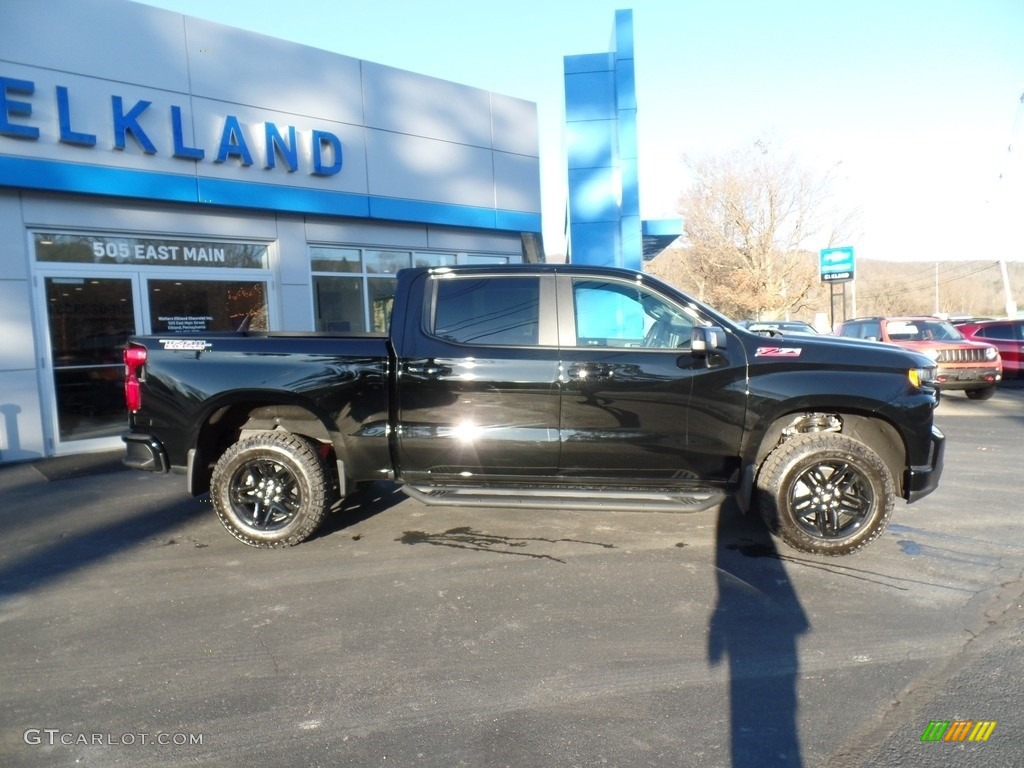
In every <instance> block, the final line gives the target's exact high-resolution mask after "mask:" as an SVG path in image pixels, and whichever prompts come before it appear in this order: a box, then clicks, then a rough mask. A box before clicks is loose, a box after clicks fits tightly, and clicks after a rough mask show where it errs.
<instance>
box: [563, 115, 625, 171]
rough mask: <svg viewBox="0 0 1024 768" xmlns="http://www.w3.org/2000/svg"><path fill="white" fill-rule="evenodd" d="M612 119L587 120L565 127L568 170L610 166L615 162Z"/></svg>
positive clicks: (613, 124)
mask: <svg viewBox="0 0 1024 768" xmlns="http://www.w3.org/2000/svg"><path fill="white" fill-rule="evenodd" d="M615 131H616V124H615V121H614V120H588V121H585V122H575V123H569V124H567V125H566V127H565V133H566V136H565V146H566V154H567V159H568V165H569V172H570V173H571V172H572V171H574V170H577V169H581V168H600V167H610V166H612V165H614V163H615V145H616V142H617V137H616V135H615Z"/></svg>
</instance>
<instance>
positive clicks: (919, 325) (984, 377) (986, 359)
mask: <svg viewBox="0 0 1024 768" xmlns="http://www.w3.org/2000/svg"><path fill="white" fill-rule="evenodd" d="M837 333H838V335H839V336H846V337H848V338H854V339H867V340H869V341H881V342H885V343H887V344H896V345H897V346H900V347H906V348H908V349H913V350H915V351H917V352H921V353H923V354H925V355H928V357H930V358H932V360H934V361H935V363H936V365H937V366H938V369H939V372H938V376H937V378H936V380H935V381H936V384H938V386H939V388H940V389H943V390H948V389H960V390H963V392H964V394H965V395H967V397H969V398H971V399H972V400H988V399H989V398H990V397H992V395H994V394H995V392H996V386H997V385H998V384H999V382H1000V380H1001V379H1002V378H1003V363H1002V360H1000V358H999V350H998V349H996V347H995V346H993V345H992V344H986V343H983V342H979V341H971V340H969V339H965V338H964V336H963V335H962V334H961V333H960V332H959V331H958V330H957V329H956V328H954V327H953V325H952V324H950V323H949V322H947V321H945V320H942V319H940V318H938V317H859V318H857V319H855V320H847V321H846V322H845V323H843V324H842V325H840V326H839V330H838V332H837Z"/></svg>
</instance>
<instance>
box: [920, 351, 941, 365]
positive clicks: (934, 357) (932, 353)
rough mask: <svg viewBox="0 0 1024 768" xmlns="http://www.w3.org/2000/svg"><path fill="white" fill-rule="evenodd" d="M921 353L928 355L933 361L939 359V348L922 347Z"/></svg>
mask: <svg viewBox="0 0 1024 768" xmlns="http://www.w3.org/2000/svg"><path fill="white" fill-rule="evenodd" d="M921 354H923V355H924V356H925V357H930V358H931V359H932V362H933V363H934V362H935V361H936V360H938V359H939V350H937V349H922V350H921Z"/></svg>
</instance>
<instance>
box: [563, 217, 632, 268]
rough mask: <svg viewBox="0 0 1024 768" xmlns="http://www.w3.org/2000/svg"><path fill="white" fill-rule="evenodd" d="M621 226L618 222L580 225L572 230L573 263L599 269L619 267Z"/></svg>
mask: <svg viewBox="0 0 1024 768" xmlns="http://www.w3.org/2000/svg"><path fill="white" fill-rule="evenodd" d="M619 249H620V243H619V225H618V223H617V222H613V221H606V222H594V223H588V224H578V225H576V226H574V227H573V228H572V262H573V263H574V264H592V265H594V266H599V267H618V266H621V264H619V261H618V258H617V254H618V253H619Z"/></svg>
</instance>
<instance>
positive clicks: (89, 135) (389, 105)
mask: <svg viewBox="0 0 1024 768" xmlns="http://www.w3.org/2000/svg"><path fill="white" fill-rule="evenodd" d="M2 16H3V19H2V23H0V235H2V236H0V463H4V462H10V461H20V460H26V459H33V458H39V457H43V456H50V455H58V454H66V453H74V452H80V451H87V450H97V449H102V448H111V447H116V446H118V445H120V442H119V438H118V435H119V434H120V432H121V431H122V430H123V428H124V426H125V415H124V410H123V398H122V395H121V386H122V385H121V381H122V373H123V366H122V365H121V362H120V352H119V348H120V346H121V345H122V344H123V343H124V340H125V338H126V337H127V335H129V334H131V333H147V334H148V333H155V334H161V335H168V336H173V335H174V334H180V333H188V332H194V331H229V330H239V329H252V330H260V329H269V330H322V331H337V332H348V331H352V332H355V331H381V330H386V328H385V324H386V318H387V316H388V310H389V308H390V299H391V295H392V293H393V286H394V282H395V274H396V272H397V271H398V270H399V269H401V268H403V267H408V266H415V265H446V264H462V263H508V262H518V261H523V260H540V259H541V258H542V256H541V254H540V247H539V242H540V231H541V215H540V171H539V150H538V137H537V109H536V105H535V104H533V103H531V102H526V101H523V100H521V99H516V98H512V97H508V96H503V95H500V94H495V93H491V92H487V91H482V90H480V89H476V88H471V87H468V86H464V85H460V84H457V83H452V82H447V81H441V80H437V79H434V78H430V77H427V76H424V75H420V74H417V73H414V72H408V71H403V70H398V69H394V68H391V67H388V66H385V65H381V64H376V63H371V62H368V61H362V60H358V59H353V58H349V57H346V56H342V55H339V54H334V53H329V52H326V51H322V50H317V49H313V48H309V47H306V46H302V45H298V44H294V43H290V42H286V41H282V40H277V39H274V38H270V37H266V36H263V35H258V34H255V33H251V32H247V31H243V30H239V29H235V28H231V27H226V26H223V25H219V24H214V23H212V22H207V21H203V20H200V19H196V18H192V17H187V16H182V15H180V14H176V13H171V12H168V11H164V10H160V9H156V8H152V7H149V6H145V5H141V4H137V3H133V2H128V1H127V0H49V2H46V3H40V2H37V0H5V2H4V4H3V10H2Z"/></svg>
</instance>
